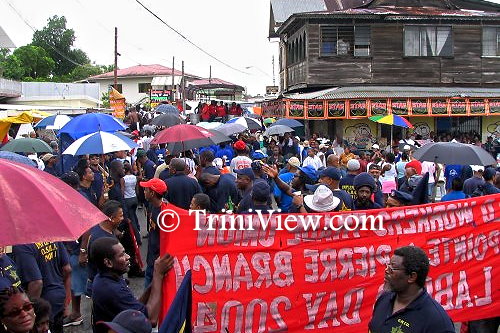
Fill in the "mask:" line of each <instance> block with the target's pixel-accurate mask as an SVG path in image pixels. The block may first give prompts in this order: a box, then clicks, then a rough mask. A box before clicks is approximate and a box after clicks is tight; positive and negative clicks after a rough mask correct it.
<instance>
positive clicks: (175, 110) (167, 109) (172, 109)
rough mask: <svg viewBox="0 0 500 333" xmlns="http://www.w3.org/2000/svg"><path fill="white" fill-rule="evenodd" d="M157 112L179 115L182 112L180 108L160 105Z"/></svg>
mask: <svg viewBox="0 0 500 333" xmlns="http://www.w3.org/2000/svg"><path fill="white" fill-rule="evenodd" d="M155 112H160V113H175V114H179V113H180V111H179V109H178V108H176V107H175V106H174V105H172V104H160V105H158V106H157V107H156V109H155Z"/></svg>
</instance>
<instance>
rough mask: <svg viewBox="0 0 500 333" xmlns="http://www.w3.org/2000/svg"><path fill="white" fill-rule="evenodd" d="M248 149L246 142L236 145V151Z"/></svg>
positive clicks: (239, 142) (238, 142) (239, 141)
mask: <svg viewBox="0 0 500 333" xmlns="http://www.w3.org/2000/svg"><path fill="white" fill-rule="evenodd" d="M246 148H247V145H246V144H245V142H243V141H241V140H238V141H236V142H235V144H234V149H236V150H245V149H246Z"/></svg>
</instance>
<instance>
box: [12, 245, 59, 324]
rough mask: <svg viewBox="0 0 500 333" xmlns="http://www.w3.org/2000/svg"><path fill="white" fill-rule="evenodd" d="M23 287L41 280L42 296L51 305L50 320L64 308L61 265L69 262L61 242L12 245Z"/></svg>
mask: <svg viewBox="0 0 500 333" xmlns="http://www.w3.org/2000/svg"><path fill="white" fill-rule="evenodd" d="M12 251H13V254H14V258H15V261H16V264H17V267H18V270H17V271H18V273H19V275H20V277H21V281H22V284H23V287H24V288H25V289H26V290H27V285H28V283H29V282H32V281H37V280H42V281H43V289H42V298H43V299H45V300H47V301H48V302H49V303H50V305H51V306H52V313H51V316H50V318H51V320H52V319H53V318H54V316H55V315H57V314H58V313H60V312H61V311H62V310H63V308H64V299H65V297H66V290H65V289H64V279H63V267H64V266H66V265H67V264H68V263H69V259H68V252H67V251H66V248H65V247H64V245H63V243H61V242H57V243H52V242H45V243H35V244H26V245H15V246H14V247H13V250H12Z"/></svg>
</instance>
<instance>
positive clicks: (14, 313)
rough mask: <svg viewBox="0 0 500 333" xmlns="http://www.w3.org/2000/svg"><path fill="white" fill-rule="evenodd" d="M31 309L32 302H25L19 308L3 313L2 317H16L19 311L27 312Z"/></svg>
mask: <svg viewBox="0 0 500 333" xmlns="http://www.w3.org/2000/svg"><path fill="white" fill-rule="evenodd" d="M31 310H33V303H31V302H30V303H25V304H24V305H23V306H22V307H21V308H18V309H14V310H12V311H10V312H8V313H6V314H5V315H4V317H11V318H12V317H17V316H19V315H20V314H21V312H23V311H24V312H29V311H31Z"/></svg>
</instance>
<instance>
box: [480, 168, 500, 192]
mask: <svg viewBox="0 0 500 333" xmlns="http://www.w3.org/2000/svg"><path fill="white" fill-rule="evenodd" d="M496 174H497V172H496V170H495V169H494V168H487V169H486V170H484V174H483V178H484V185H483V195H490V194H497V193H500V189H498V188H497V187H496V186H495V185H493V182H494V180H495V177H496Z"/></svg>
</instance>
